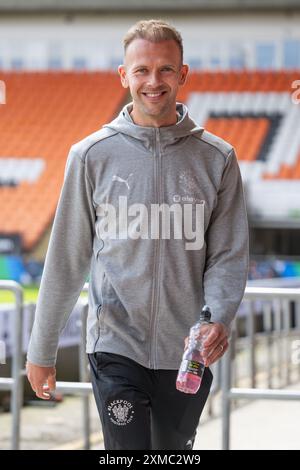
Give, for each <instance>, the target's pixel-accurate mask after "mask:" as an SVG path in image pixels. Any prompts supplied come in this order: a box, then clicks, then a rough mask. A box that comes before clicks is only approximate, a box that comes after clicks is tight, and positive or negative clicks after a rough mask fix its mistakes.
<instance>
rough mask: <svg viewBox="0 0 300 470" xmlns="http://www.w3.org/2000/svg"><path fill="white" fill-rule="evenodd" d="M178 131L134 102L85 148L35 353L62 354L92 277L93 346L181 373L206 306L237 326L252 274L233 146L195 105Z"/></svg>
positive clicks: (44, 362)
mask: <svg viewBox="0 0 300 470" xmlns="http://www.w3.org/2000/svg"><path fill="white" fill-rule="evenodd" d="M176 107H177V113H178V116H179V119H178V121H177V123H176V124H174V125H171V126H166V127H160V128H153V127H142V126H138V125H136V124H134V122H133V121H132V119H131V116H130V111H131V109H132V103H129V104H128V105H126V106H124V108H123V109H122V111H121V112H120V114H119V115H118V116H117V118H116V119H114V120H113V121H112V122H110V123H108V124H106V125H104V126H103V127H102V128H101V129H100V130H99V131H97V132H95V133H93V134H91V135H90V136H88V137H86V138H85V139H83V140H82V141H80V142H78V143H76V144H75V145H73V146H72V147H71V149H70V153H69V156H68V159H67V163H66V168H65V175H64V182H63V186H62V189H61V194H60V198H59V202H58V206H57V210H56V214H55V218H54V224H53V228H52V232H51V237H50V241H49V247H48V251H47V255H46V259H45V266H44V271H43V276H42V280H41V285H40V290H39V295H38V300H37V307H36V314H35V321H34V326H33V330H32V334H31V339H30V344H29V350H28V355H27V358H28V360H29V361H31V362H32V363H34V364H38V365H41V366H52V365H54V364H55V362H56V355H57V348H58V339H59V335H60V333H61V331H62V329H63V328H64V326H65V324H66V322H67V319H68V317H69V315H70V313H71V311H72V309H73V307H74V305H75V304H76V301H77V300H78V297H79V295H80V292H81V290H82V288H83V285H84V283H85V281H86V280H87V279H88V276H89V294H88V298H89V312H88V320H87V348H86V350H87V352H88V353H93V352H96V351H104V352H111V353H116V354H120V355H124V356H127V357H129V358H131V359H133V360H134V361H136V362H138V363H139V364H141V365H143V366H145V367H148V368H151V369H178V367H179V365H180V361H181V357H182V353H183V347H184V338H185V337H186V336H187V335H188V332H189V328H190V327H191V326H192V325H193V324H194V323H195V322H196V321H197V320H198V318H199V314H200V311H201V308H202V307H203V305H204V304H205V303H206V304H208V305H209V306H210V307H211V310H212V320H213V321H214V322H222V323H224V324H225V325H227V326H228V327H230V324H231V322H232V320H233V318H234V316H235V314H236V312H237V309H238V306H239V304H240V302H241V300H242V297H243V294H244V289H245V285H246V279H247V272H248V224H247V214H246V208H245V201H244V194H243V186H242V181H241V175H240V170H239V167H238V163H237V159H236V155H235V151H234V149H233V147H232V146H231V145H230V144H228V143H227V142H225V141H224V140H222V139H220V138H219V137H216V136H215V135H213V134H211V133H209V132H207V131H206V130H204V129H203V128H202V127H199V126H198V125H197V124H196V123H195V122H194V121H193V120H192V119H191V118H190V117H189V114H188V110H187V107H186V106H185V105H184V104H181V103H177V105H176Z"/></svg>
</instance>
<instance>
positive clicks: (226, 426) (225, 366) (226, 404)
mask: <svg viewBox="0 0 300 470" xmlns="http://www.w3.org/2000/svg"><path fill="white" fill-rule="evenodd" d="M231 356H232V343H231V341H230V342H229V348H228V350H227V352H226V353H225V354H224V356H223V357H222V359H221V380H222V449H223V450H228V449H229V445H230V412H231V400H230V396H229V393H230V387H231Z"/></svg>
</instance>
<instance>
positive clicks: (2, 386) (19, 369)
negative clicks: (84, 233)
mask: <svg viewBox="0 0 300 470" xmlns="http://www.w3.org/2000/svg"><path fill="white" fill-rule="evenodd" d="M0 289H1V290H8V291H11V292H13V294H14V295H15V310H14V314H15V315H14V328H13V349H12V377H10V378H0V390H9V391H10V392H11V411H12V440H11V448H12V449H19V447H20V414H21V406H22V394H23V378H24V375H25V370H24V369H23V366H22V357H23V355H22V326H23V309H24V306H23V290H22V287H21V286H20V285H19V284H18V283H16V282H14V281H0ZM87 291H88V284H87V283H86V284H85V285H84V288H83V290H82V292H87ZM257 299H259V300H265V301H270V300H271V301H272V302H273V310H274V312H273V315H274V320H275V321H274V323H275V331H277V332H278V331H280V329H281V327H282V319H281V311H280V310H281V305H280V304H279V302H282V301H296V302H297V301H298V304H297V305H298V306H299V301H300V288H292V289H291V288H270V287H263V288H262V287H247V288H246V291H245V296H244V300H245V301H246V302H249V304H248V308H247V315H246V324H247V331H246V333H247V338H248V342H249V346H250V348H249V352H250V355H249V358H250V360H249V372H250V377H251V388H237V387H232V374H231V372H232V363H231V359H232V357H233V348H234V347H235V343H236V342H235V340H234V337H235V330H234V329H233V340H232V341H230V348H229V350H228V352H227V353H226V354H225V355H224V357H223V359H222V361H219V363H218V364H216V366H217V371H219V373H218V374H217V377H216V379H217V380H216V383H215V391H217V390H218V389H219V388H221V389H222V447H223V449H229V442H230V415H231V404H232V401H233V400H239V399H245V398H247V399H254V398H256V399H280V400H286V399H288V400H299V399H300V392H298V391H286V390H274V389H273V390H272V389H271V376H269V377H268V386H269V388H267V389H256V388H255V386H256V357H255V345H256V339H255V338H256V332H255V321H254V316H255V309H254V308H253V302H254V301H255V300H257ZM82 307H83V308H82V311H81V341H80V346H79V375H80V380H81V382H62V381H59V382H57V384H56V390H57V391H58V392H62V393H67V394H71V395H77V396H81V397H82V403H83V433H84V448H85V449H89V448H90V437H89V436H90V414H89V395H90V393H91V391H92V385H91V383H90V382H89V373H88V367H87V356H86V353H85V341H86V319H87V313H88V304H87V302H86V303H83V305H82ZM263 310H264V328H265V329H266V332H267V333H270V332H271V323H272V321H271V320H272V318H271V316H272V312H271V309H270V306H269V305H268V304H263ZM288 317H289V315H283V325H284V329H285V330H286V331H288V330H289V329H290V327H291V325H290V320H289V318H288ZM234 325H235V323H234ZM296 326H297V327H298V328H300V309H299V308H298V313H297V315H296ZM267 341H269V336H267ZM281 354H282V349H281V348H277V361H281V360H282V357H281ZM268 361H269V364H270V367H269V368H268V370H269V371H270V370H271V362H270V361H271V359H270V357H268ZM233 364H234V361H233ZM288 377H289V375H288V373H287V376H286V379H287V381H288Z"/></svg>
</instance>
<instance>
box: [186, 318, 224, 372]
mask: <svg viewBox="0 0 300 470" xmlns="http://www.w3.org/2000/svg"><path fill="white" fill-rule="evenodd" d="M206 335H207V337H206V338H205V340H204V342H203V347H204V349H203V359H204V365H205V367H209V366H210V365H211V364H213V363H214V362H216V361H217V360H218V359H220V358H221V357H222V356H223V354H224V353H225V352H226V350H227V348H228V336H229V330H228V328H227V327H226V326H225V325H223V323H210V324H209V325H202V326H201V329H200V334H199V338H201V336H206ZM188 339H189V337H188V336H187V337H186V338H185V340H184V342H185V348H184V349H186V348H187V347H188Z"/></svg>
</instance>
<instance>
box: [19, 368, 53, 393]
mask: <svg viewBox="0 0 300 470" xmlns="http://www.w3.org/2000/svg"><path fill="white" fill-rule="evenodd" d="M26 372H27V377H28V380H29V382H30V385H31V388H32V390H33V391H34V392H35V394H36V396H37V397H39V398H42V400H49V399H50V398H51V394H50V393H49V392H52V391H53V392H54V390H55V387H56V379H55V377H56V370H55V367H42V366H37V365H36V364H32V363H31V362H27V363H26ZM47 392H48V393H47Z"/></svg>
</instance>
